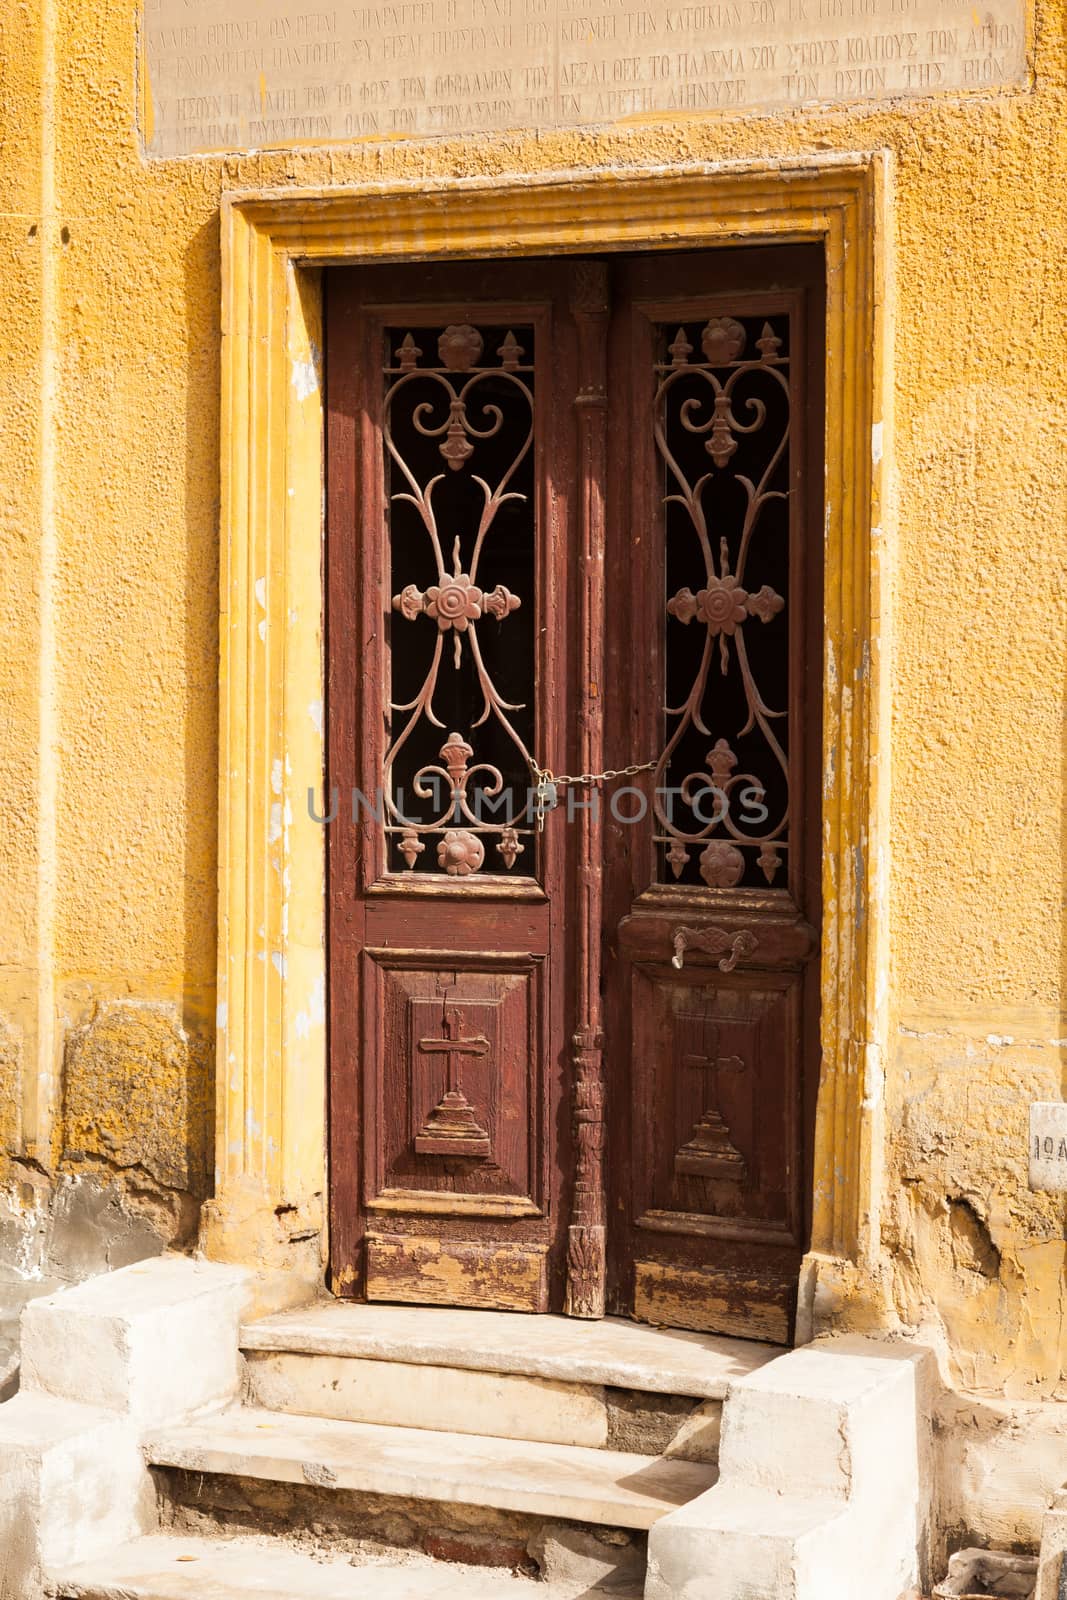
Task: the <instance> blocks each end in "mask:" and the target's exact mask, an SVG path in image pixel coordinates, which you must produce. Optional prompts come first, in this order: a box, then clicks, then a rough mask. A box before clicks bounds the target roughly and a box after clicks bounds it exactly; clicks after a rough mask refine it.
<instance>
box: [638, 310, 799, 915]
mask: <svg viewBox="0 0 1067 1600" xmlns="http://www.w3.org/2000/svg"><path fill="white" fill-rule="evenodd" d="M659 342H660V349H659V360H658V362H657V364H656V368H655V382H656V396H655V437H656V447H657V451H658V458H659V463H660V467H661V471H662V480H661V481H662V486H663V506H664V518H665V550H666V557H665V585H666V596H665V599H666V615H665V618H664V630H665V631H664V638H663V656H664V663H665V670H664V682H665V702H666V703H665V708H664V747H663V753H662V755H661V757H660V760H659V764H658V766H657V768H656V778H655V786H656V802H655V806H656V823H657V826H656V834H655V837H656V844H657V851H658V857H659V864H658V870H659V878H660V881H661V882H668V883H673V882H680V883H683V884H693V885H697V884H701V883H703V884H706V885H707V886H709V887H711V888H716V889H723V888H733V887H737V886H762V887H764V888H766V887H767V885H771V886H774V887H784V886H785V877H786V874H785V872H784V871H783V870H782V869H783V864H784V862H785V860H786V853H787V851H788V849H789V716H788V710H789V659H790V648H789V647H790V620H789V605H788V604H787V601H788V597H789V592H790V585H789V576H790V531H791V529H790V523H791V518H790V412H791V406H790V402H791V393H790V377H789V318H788V316H787V315H785V314H784V313H783V314H780V315H775V316H774V317H773V318H771V319H770V320H769V321H765V320H764V319H762V318H759V317H744V316H742V317H732V316H713V317H711V318H710V319H709V320H708V321H707V322H702V321H696V322H692V323H690V322H686V323H685V324H684V325H683V326H682V327H679V328H675V327H670V328H667V327H662V328H660V329H659Z"/></svg>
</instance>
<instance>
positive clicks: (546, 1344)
mask: <svg viewBox="0 0 1067 1600" xmlns="http://www.w3.org/2000/svg"><path fill="white" fill-rule="evenodd" d="M241 1348H242V1349H243V1350H246V1351H261V1350H270V1351H287V1352H289V1353H292V1354H300V1355H329V1356H359V1357H362V1358H364V1359H366V1360H374V1361H403V1362H413V1363H416V1364H419V1365H426V1366H438V1367H458V1368H463V1369H466V1370H468V1371H478V1372H504V1373H514V1374H518V1375H523V1376H527V1377H535V1378H548V1379H553V1380H555V1381H557V1382H564V1383H596V1384H605V1385H608V1386H610V1387H613V1388H620V1389H639V1390H647V1391H650V1392H652V1393H657V1394H680V1395H689V1396H692V1397H693V1398H694V1399H699V1400H722V1399H724V1398H725V1395H726V1391H727V1389H728V1387H729V1385H730V1384H731V1383H732V1382H734V1381H735V1380H736V1379H738V1378H742V1377H746V1376H747V1375H748V1374H750V1373H752V1372H755V1371H756V1370H757V1369H758V1368H759V1367H762V1366H765V1365H766V1363H767V1362H769V1361H773V1360H775V1358H776V1357H779V1356H782V1355H784V1354H785V1352H784V1351H783V1350H782V1349H780V1348H779V1347H778V1346H777V1345H770V1344H762V1343H759V1342H757V1341H755V1340H748V1339H730V1338H726V1337H723V1336H721V1335H718V1334H710V1333H690V1332H686V1331H684V1330H682V1329H678V1328H653V1327H649V1326H648V1325H646V1324H644V1323H638V1322H626V1321H624V1320H623V1319H622V1318H619V1317H606V1318H604V1319H603V1321H599V1322H582V1321H578V1320H577V1319H575V1318H573V1317H558V1316H526V1315H524V1314H522V1313H521V1312H515V1311H464V1310H453V1309H450V1308H443V1307H437V1306H391V1305H363V1304H356V1303H353V1302H351V1301H348V1302H345V1301H340V1300H322V1301H318V1302H316V1303H315V1304H313V1305H310V1306H303V1307H301V1308H300V1309H298V1310H295V1311H284V1312H279V1313H277V1314H275V1315H274V1316H269V1317H264V1318H262V1319H261V1320H259V1321H257V1322H252V1323H249V1324H247V1325H246V1326H245V1327H244V1328H242V1330H241Z"/></svg>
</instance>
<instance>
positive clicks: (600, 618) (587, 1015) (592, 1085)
mask: <svg viewBox="0 0 1067 1600" xmlns="http://www.w3.org/2000/svg"><path fill="white" fill-rule="evenodd" d="M609 293H610V280H609V274H608V265H607V262H605V261H576V262H575V263H574V266H573V276H572V280H571V313H572V315H573V317H574V320H575V324H576V326H577V330H578V392H577V394H576V395H575V398H574V405H575V412H576V431H577V444H578V499H577V508H578V529H577V541H578V551H579V557H578V603H579V617H578V627H579V644H578V667H579V670H578V685H577V697H576V706H577V721H578V740H577V756H578V770H579V772H583V773H597V772H599V771H600V769H601V767H602V765H603V758H604V724H603V678H604V540H605V535H606V526H605V502H606V487H607V481H606V480H607V437H608V430H607V406H608V390H607V349H608V339H607V333H608V317H609V313H610V299H609ZM596 794H597V791H596V789H595V788H594V791H593V796H586V797H583V798H586V799H592V798H594V797H595V796H596ZM567 799H568V805H567V812H568V817H574V819H575V823H576V837H575V839H574V849H573V852H572V859H573V861H574V862H575V863H576V881H575V896H576V912H577V914H576V917H575V923H574V926H575V937H574V957H575V971H576V983H575V996H576V1002H577V1011H576V1018H575V1023H576V1026H575V1030H574V1057H573V1060H574V1087H573V1093H574V1141H575V1175H574V1199H573V1205H572V1211H571V1220H570V1227H569V1229H568V1236H567V1286H566V1299H565V1302H564V1305H565V1310H566V1312H567V1314H568V1315H569V1316H572V1317H602V1316H603V1315H604V1308H605V1294H606V1272H607V1260H606V1245H605V1221H606V1194H605V1186H606V1174H605V1171H604V1150H605V1144H606V1138H605V1127H606V1123H605V1115H604V1113H605V1106H604V1088H605V1086H604V1029H603V1009H602V1008H603V1002H602V998H601V925H602V888H601V885H602V872H601V860H600V852H601V841H602V839H603V830H602V829H601V828H600V827H599V826H598V823H597V816H596V811H595V810H594V809H591V808H590V807H589V806H587V805H583V806H581V807H575V806H574V804H573V802H572V799H571V797H570V796H568V797H567ZM595 803H596V802H595V799H594V804H595Z"/></svg>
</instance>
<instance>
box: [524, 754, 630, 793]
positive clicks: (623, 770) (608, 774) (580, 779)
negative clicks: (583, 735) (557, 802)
mask: <svg viewBox="0 0 1067 1600" xmlns="http://www.w3.org/2000/svg"><path fill="white" fill-rule="evenodd" d="M531 765H533V763H531ZM657 765H658V763H657V762H655V761H642V762H641V763H640V764H638V763H637V762H631V764H630V765H629V766H628V767H619V768H618V769H616V768H615V767H606V768H605V769H604V771H603V772H579V773H576V774H575V775H574V776H573V777H572V776H571V775H570V774H568V773H566V772H563V773H560V774H559V775H558V776H557V775H556V774H555V773H554V772H553V771H552V769H551V767H538V766H535V765H534V766H533V772H534V777H535V778H536V779H537V781H538V783H539V784H540V783H554V784H555V786H556V788H557V789H578V788H582V789H591V788H592V786H593V784H594V783H612V782H614V780H615V779H616V778H634V777H636V776H637V774H638V773H639V772H654V771H655V769H656V766H657Z"/></svg>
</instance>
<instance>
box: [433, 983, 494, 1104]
mask: <svg viewBox="0 0 1067 1600" xmlns="http://www.w3.org/2000/svg"><path fill="white" fill-rule="evenodd" d="M441 1031H442V1033H443V1034H444V1035H445V1037H444V1038H443V1039H420V1040H419V1049H420V1050H422V1051H425V1053H426V1054H427V1055H447V1056H448V1087H449V1088H450V1089H458V1088H459V1086H460V1071H459V1065H458V1062H459V1060H460V1059H461V1058H462V1057H463V1056H484V1055H488V1053H489V1040H488V1039H487V1038H486V1037H485V1035H484V1034H483V1033H477V1034H474V1035H473V1036H470V1037H468V1036H466V1035H465V1034H464V1032H463V1008H462V1006H455V1005H449V1003H448V1001H447V1000H446V1001H445V1004H444V1011H443V1015H442V1019H441Z"/></svg>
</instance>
